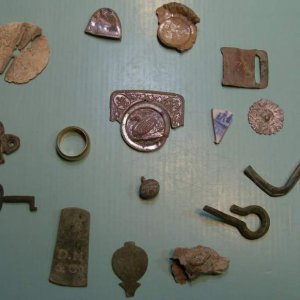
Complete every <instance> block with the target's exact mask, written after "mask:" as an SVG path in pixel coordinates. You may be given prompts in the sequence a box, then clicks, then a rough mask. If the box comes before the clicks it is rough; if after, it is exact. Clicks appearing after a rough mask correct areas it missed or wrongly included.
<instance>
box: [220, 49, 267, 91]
mask: <svg viewBox="0 0 300 300" xmlns="http://www.w3.org/2000/svg"><path fill="white" fill-rule="evenodd" d="M221 52H222V54H223V81H222V84H223V85H225V86H234V87H241V88H250V89H264V88H266V87H267V86H268V81H269V66H268V54H267V52H266V51H263V50H256V49H253V50H244V49H239V48H231V47H223V48H221ZM255 57H258V58H259V63H260V65H259V68H260V82H256V81H255Z"/></svg>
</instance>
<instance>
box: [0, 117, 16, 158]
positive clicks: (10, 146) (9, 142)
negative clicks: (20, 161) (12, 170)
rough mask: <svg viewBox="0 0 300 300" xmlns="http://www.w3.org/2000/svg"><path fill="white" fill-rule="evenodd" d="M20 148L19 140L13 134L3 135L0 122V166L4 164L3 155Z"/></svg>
mask: <svg viewBox="0 0 300 300" xmlns="http://www.w3.org/2000/svg"><path fill="white" fill-rule="evenodd" d="M19 148H20V139H19V138H18V137H17V136H16V135H13V134H7V133H5V129H4V125H3V124H2V122H0V164H4V163H5V159H4V157H3V154H11V153H13V152H15V151H17V150H18V149H19Z"/></svg>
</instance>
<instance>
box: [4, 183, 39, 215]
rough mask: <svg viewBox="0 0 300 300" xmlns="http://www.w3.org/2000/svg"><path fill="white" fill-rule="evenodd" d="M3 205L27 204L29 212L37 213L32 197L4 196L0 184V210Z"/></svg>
mask: <svg viewBox="0 0 300 300" xmlns="http://www.w3.org/2000/svg"><path fill="white" fill-rule="evenodd" d="M3 203H27V204H28V205H29V210H30V211H37V207H36V206H35V201H34V196H4V189H3V186H2V185H1V184H0V210H1V209H2V205H3Z"/></svg>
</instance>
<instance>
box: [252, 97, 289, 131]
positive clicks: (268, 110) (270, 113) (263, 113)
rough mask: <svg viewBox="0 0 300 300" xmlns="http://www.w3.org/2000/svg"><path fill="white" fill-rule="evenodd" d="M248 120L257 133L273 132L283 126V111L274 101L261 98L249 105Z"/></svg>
mask: <svg viewBox="0 0 300 300" xmlns="http://www.w3.org/2000/svg"><path fill="white" fill-rule="evenodd" d="M248 121H249V123H250V125H251V127H252V129H253V130H254V131H255V132H256V133H258V134H264V135H270V134H275V133H277V132H278V131H279V130H280V129H281V128H282V127H283V122H284V113H283V110H282V109H281V108H280V107H279V106H278V105H277V104H276V103H274V102H272V101H271V100H267V99H261V100H259V101H257V102H255V103H254V104H253V105H252V106H251V107H250V109H249V113H248Z"/></svg>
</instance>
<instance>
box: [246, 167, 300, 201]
mask: <svg viewBox="0 0 300 300" xmlns="http://www.w3.org/2000/svg"><path fill="white" fill-rule="evenodd" d="M244 173H245V175H246V176H248V177H249V178H250V179H251V180H252V181H253V182H254V183H255V184H256V185H257V186H258V187H259V188H260V189H261V190H262V191H264V192H265V193H266V194H268V195H269V196H271V197H281V196H284V195H286V194H287V193H288V192H289V191H291V190H292V189H293V187H294V186H295V185H296V183H297V182H298V180H299V179H300V164H298V166H297V167H296V168H295V170H294V171H293V173H292V174H291V175H290V177H289V179H288V180H287V182H286V183H285V184H284V185H283V186H279V187H277V186H274V185H271V184H270V183H268V182H267V181H266V180H265V179H263V178H262V177H261V176H260V175H259V174H258V173H257V172H256V171H255V170H254V169H253V168H252V167H251V166H248V167H247V168H246V169H245V170H244Z"/></svg>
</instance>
